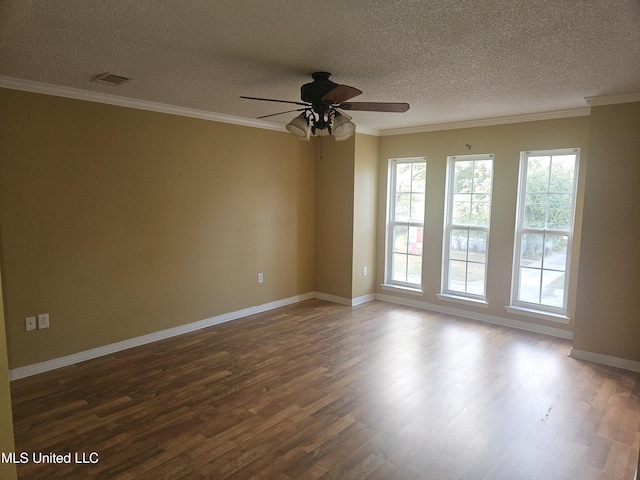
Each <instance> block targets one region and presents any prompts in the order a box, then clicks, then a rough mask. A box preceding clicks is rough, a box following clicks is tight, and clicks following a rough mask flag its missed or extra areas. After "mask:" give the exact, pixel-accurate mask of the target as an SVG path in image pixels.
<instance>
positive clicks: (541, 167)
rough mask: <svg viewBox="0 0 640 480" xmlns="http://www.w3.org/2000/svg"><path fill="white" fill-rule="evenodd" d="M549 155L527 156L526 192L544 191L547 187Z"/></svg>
mask: <svg viewBox="0 0 640 480" xmlns="http://www.w3.org/2000/svg"><path fill="white" fill-rule="evenodd" d="M550 165H551V157H547V156H542V157H529V161H528V162H527V192H533V193H535V192H546V191H548V188H549V166H550Z"/></svg>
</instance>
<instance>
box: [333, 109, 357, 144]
mask: <svg viewBox="0 0 640 480" xmlns="http://www.w3.org/2000/svg"><path fill="white" fill-rule="evenodd" d="M355 131H356V126H355V125H354V124H353V123H351V122H350V121H349V119H348V118H347V117H345V116H344V115H336V118H335V119H334V120H333V136H334V137H335V139H336V142H341V141H342V140H346V139H347V138H350V137H351V136H352V135H353V133H354V132H355Z"/></svg>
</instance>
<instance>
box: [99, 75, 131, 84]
mask: <svg viewBox="0 0 640 480" xmlns="http://www.w3.org/2000/svg"><path fill="white" fill-rule="evenodd" d="M129 80H131V79H130V78H127V77H123V76H121V75H114V74H113V73H103V74H102V75H98V76H97V77H94V78H92V79H91V81H92V82H98V83H104V84H105V85H111V86H113V87H117V86H118V85H121V84H123V83H125V82H128V81H129Z"/></svg>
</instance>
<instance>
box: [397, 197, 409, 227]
mask: <svg viewBox="0 0 640 480" xmlns="http://www.w3.org/2000/svg"><path fill="white" fill-rule="evenodd" d="M410 211H411V194H410V193H399V194H398V195H396V205H395V220H396V221H398V222H408V221H409V214H410Z"/></svg>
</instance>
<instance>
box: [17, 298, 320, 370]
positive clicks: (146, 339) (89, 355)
mask: <svg viewBox="0 0 640 480" xmlns="http://www.w3.org/2000/svg"><path fill="white" fill-rule="evenodd" d="M314 297H315V294H314V293H313V292H310V293H306V294H302V295H296V296H294V297H290V298H285V299H282V300H276V301H274V302H269V303H265V304H263V305H257V306H255V307H249V308H244V309H242V310H237V311H235V312H230V313H225V314H222V315H216V316H215V317H211V318H206V319H204V320H199V321H197V322H193V323H188V324H186V325H180V326H177V327H173V328H169V329H167V330H161V331H159V332H153V333H150V334H148V335H142V336H140V337H135V338H130V339H127V340H123V341H121V342H116V343H111V344H109V345H104V346H102V347H97V348H92V349H90V350H85V351H82V352H78V353H74V354H71V355H66V356H64V357H60V358H54V359H52V360H47V361H45V362H40V363H35V364H33V365H27V366H24V367H18V368H14V369H11V370H9V380H18V379H20V378H25V377H30V376H32V375H36V374H38V373H44V372H48V371H50V370H55V369H56V368H61V367H66V366H69V365H73V364H76V363H80V362H84V361H86V360H91V359H93V358H98V357H103V356H105V355H109V354H111V353H116V352H120V351H122V350H127V349H129V348H134V347H139V346H141V345H146V344H148V343H152V342H157V341H159V340H164V339H166V338H171V337H175V336H177V335H182V334H184V333H189V332H193V331H195V330H201V329H203V328H207V327H211V326H213V325H218V324H220V323H224V322H229V321H231V320H236V319H238V318H242V317H246V316H248V315H254V314H256V313H260V312H265V311H268V310H273V309H274V308H278V307H284V306H286V305H291V304H293V303H298V302H301V301H303V300H309V299H311V298H314Z"/></svg>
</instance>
